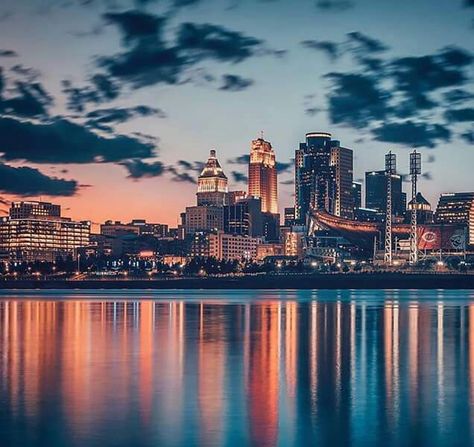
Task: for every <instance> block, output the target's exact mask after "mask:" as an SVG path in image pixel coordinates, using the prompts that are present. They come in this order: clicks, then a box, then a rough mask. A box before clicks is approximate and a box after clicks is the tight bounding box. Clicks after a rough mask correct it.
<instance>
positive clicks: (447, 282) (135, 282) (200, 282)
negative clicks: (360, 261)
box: [0, 272, 474, 290]
mask: <svg viewBox="0 0 474 447" xmlns="http://www.w3.org/2000/svg"><path fill="white" fill-rule="evenodd" d="M38 289H39V290H53V289H56V290H60V289H64V290H74V289H76V290H77V289H80V290H92V289H94V290H100V289H107V290H114V289H128V290H133V289H136V290H144V289H156V290H165V289H172V290H186V289H188V290H199V289H204V290H205V289H210V290H212V289H235V290H240V289H255V290H278V289H295V290H298V289H300V290H307V289H474V275H471V274H465V273H443V274H436V273H391V272H383V273H357V274H351V273H342V274H337V273H334V274H287V275H257V276H254V275H247V276H245V275H244V276H238V277H204V278H194V277H186V278H182V277H181V278H173V279H152V280H150V279H82V280H64V279H60V280H53V279H31V280H27V279H18V280H2V281H0V290H38Z"/></svg>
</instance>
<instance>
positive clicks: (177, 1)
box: [173, 0, 201, 8]
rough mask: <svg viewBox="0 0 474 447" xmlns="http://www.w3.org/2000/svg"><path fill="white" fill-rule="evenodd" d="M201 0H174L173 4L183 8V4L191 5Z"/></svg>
mask: <svg viewBox="0 0 474 447" xmlns="http://www.w3.org/2000/svg"><path fill="white" fill-rule="evenodd" d="M200 2H201V0H174V1H173V5H174V6H175V7H176V8H182V7H183V6H191V5H196V4H198V3H200Z"/></svg>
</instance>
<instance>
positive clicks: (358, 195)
mask: <svg viewBox="0 0 474 447" xmlns="http://www.w3.org/2000/svg"><path fill="white" fill-rule="evenodd" d="M352 200H353V202H354V210H357V209H358V208H362V183H359V182H352Z"/></svg>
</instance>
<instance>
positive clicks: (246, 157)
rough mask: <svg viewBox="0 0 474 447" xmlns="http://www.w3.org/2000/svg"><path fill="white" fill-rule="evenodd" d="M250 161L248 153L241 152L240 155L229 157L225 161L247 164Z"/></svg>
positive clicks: (234, 163)
mask: <svg viewBox="0 0 474 447" xmlns="http://www.w3.org/2000/svg"><path fill="white" fill-rule="evenodd" d="M249 162H250V155H249V154H243V155H240V156H238V157H236V158H231V159H229V160H227V163H229V164H231V165H248V164H249Z"/></svg>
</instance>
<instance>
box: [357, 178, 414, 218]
mask: <svg viewBox="0 0 474 447" xmlns="http://www.w3.org/2000/svg"><path fill="white" fill-rule="evenodd" d="M403 199H404V198H403V195H402V177H401V175H398V174H392V210H393V215H394V216H397V217H402V216H403V215H404V214H405V209H404V200H403ZM365 206H366V207H367V208H369V209H373V210H376V211H377V212H378V213H380V214H381V215H385V213H386V211H387V176H386V174H385V171H370V172H366V173H365Z"/></svg>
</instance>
